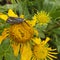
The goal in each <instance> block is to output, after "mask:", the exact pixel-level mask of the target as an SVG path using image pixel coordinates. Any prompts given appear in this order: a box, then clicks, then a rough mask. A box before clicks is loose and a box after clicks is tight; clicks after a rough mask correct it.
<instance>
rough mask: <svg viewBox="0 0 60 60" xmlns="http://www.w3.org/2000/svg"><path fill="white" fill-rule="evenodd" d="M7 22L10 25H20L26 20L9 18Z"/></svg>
mask: <svg viewBox="0 0 60 60" xmlns="http://www.w3.org/2000/svg"><path fill="white" fill-rule="evenodd" d="M6 22H7V23H10V24H19V23H22V22H24V19H23V18H19V17H9V18H8V19H7V21H6Z"/></svg>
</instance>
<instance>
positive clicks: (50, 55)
mask: <svg viewBox="0 0 60 60" xmlns="http://www.w3.org/2000/svg"><path fill="white" fill-rule="evenodd" d="M48 56H50V57H52V58H55V59H56V58H57V57H55V56H53V55H50V54H48Z"/></svg>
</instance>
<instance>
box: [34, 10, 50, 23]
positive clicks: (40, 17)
mask: <svg viewBox="0 0 60 60" xmlns="http://www.w3.org/2000/svg"><path fill="white" fill-rule="evenodd" d="M50 19H51V18H50V16H49V14H47V13H46V12H45V11H41V12H38V13H37V14H35V15H34V16H33V20H35V21H37V22H39V23H40V24H46V23H48V22H50Z"/></svg>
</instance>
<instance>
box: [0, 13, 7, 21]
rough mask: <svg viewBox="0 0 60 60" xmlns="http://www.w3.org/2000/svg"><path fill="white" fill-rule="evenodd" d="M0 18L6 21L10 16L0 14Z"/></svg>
mask: <svg viewBox="0 0 60 60" xmlns="http://www.w3.org/2000/svg"><path fill="white" fill-rule="evenodd" d="M0 18H1V19H3V20H5V21H6V20H7V19H8V16H7V15H5V14H3V13H0Z"/></svg>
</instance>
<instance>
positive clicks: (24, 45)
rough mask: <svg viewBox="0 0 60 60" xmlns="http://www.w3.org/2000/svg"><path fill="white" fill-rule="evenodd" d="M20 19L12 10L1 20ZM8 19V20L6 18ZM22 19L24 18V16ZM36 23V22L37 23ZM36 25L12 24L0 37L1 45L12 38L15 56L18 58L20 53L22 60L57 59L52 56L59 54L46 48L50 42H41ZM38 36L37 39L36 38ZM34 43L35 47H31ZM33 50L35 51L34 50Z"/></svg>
mask: <svg viewBox="0 0 60 60" xmlns="http://www.w3.org/2000/svg"><path fill="white" fill-rule="evenodd" d="M8 16H9V17H18V15H16V14H15V13H14V12H13V11H12V10H11V9H9V11H8V14H7V15H5V14H2V13H1V14H0V18H1V19H3V20H5V21H6V20H8V18H9V17H8ZM6 17H7V18H6ZM20 18H24V16H23V15H21V16H20ZM35 23H36V22H35ZM34 25H35V24H34V23H32V24H29V23H28V22H27V21H24V22H22V23H20V24H11V26H10V27H9V28H6V29H4V31H3V32H2V35H1V36H0V44H1V43H2V41H3V40H5V38H6V37H10V44H11V46H12V48H13V52H14V55H15V56H18V53H19V51H20V54H21V55H20V60H40V59H42V60H44V59H46V58H49V59H50V60H52V58H51V57H53V58H56V57H55V56H53V55H51V54H57V53H54V52H50V51H53V50H54V49H51V48H49V47H46V43H47V42H48V41H49V40H50V39H49V38H46V41H43V42H41V39H40V38H37V37H38V31H37V30H34V29H33V26H34ZM34 34H36V37H34ZM32 41H33V43H34V46H33V45H30V43H31V42H32ZM32 48H33V49H32Z"/></svg>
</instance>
